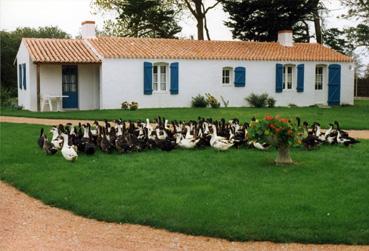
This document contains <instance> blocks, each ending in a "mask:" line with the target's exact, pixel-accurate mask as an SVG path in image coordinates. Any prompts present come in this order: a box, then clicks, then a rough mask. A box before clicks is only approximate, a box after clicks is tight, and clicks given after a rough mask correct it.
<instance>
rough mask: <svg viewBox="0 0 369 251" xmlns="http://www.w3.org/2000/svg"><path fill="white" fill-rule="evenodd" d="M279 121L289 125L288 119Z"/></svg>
mask: <svg viewBox="0 0 369 251" xmlns="http://www.w3.org/2000/svg"><path fill="white" fill-rule="evenodd" d="M279 121H281V122H282V123H288V119H280V120H279Z"/></svg>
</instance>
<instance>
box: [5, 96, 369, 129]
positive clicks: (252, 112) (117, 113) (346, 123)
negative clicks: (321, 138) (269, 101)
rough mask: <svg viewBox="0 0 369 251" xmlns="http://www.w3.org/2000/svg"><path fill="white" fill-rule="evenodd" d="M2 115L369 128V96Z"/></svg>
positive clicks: (20, 112)
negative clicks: (273, 121) (268, 119)
mask: <svg viewBox="0 0 369 251" xmlns="http://www.w3.org/2000/svg"><path fill="white" fill-rule="evenodd" d="M0 114H1V115H6V116H23V117H34V118H60V119H90V120H95V119H97V120H103V119H109V120H113V119H118V118H123V119H132V120H137V119H144V118H146V117H148V118H151V119H152V118H156V117H157V116H158V115H160V116H164V117H165V118H168V119H169V120H172V119H177V120H190V119H196V118H197V116H203V117H212V118H214V119H220V118H226V119H232V118H234V117H238V118H240V119H241V120H242V121H246V120H250V119H251V118H252V117H253V116H256V117H264V116H265V115H277V114H278V115H280V116H287V117H290V118H294V117H296V116H300V117H301V119H302V120H306V121H308V122H310V123H312V122H314V121H318V122H320V123H321V125H322V126H323V127H328V124H329V123H332V122H333V121H335V120H338V121H340V123H341V127H342V128H344V129H369V100H356V101H355V105H354V106H342V107H333V108H319V107H291V108H288V107H276V108H245V107H244V108H220V109H211V108H161V109H139V110H137V111H123V110H120V109H116V110H93V111H68V112H43V113H40V112H30V111H24V110H9V109H2V110H0Z"/></svg>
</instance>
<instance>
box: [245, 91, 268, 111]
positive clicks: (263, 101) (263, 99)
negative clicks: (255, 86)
mask: <svg viewBox="0 0 369 251" xmlns="http://www.w3.org/2000/svg"><path fill="white" fill-rule="evenodd" d="M267 99H268V94H266V93H263V94H260V95H257V94H255V93H251V94H250V96H248V97H246V98H245V100H246V101H247V102H248V103H249V104H250V106H253V107H258V108H260V107H265V106H266V105H267Z"/></svg>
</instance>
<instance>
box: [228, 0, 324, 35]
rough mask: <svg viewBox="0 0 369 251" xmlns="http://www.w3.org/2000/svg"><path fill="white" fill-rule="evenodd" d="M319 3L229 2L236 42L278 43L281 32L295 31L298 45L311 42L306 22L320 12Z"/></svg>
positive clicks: (305, 0)
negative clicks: (237, 39)
mask: <svg viewBox="0 0 369 251" xmlns="http://www.w3.org/2000/svg"><path fill="white" fill-rule="evenodd" d="M318 3H319V0H289V1H286V0H244V1H225V2H224V4H223V7H224V10H225V11H226V12H228V13H229V15H230V21H228V22H226V23H225V24H226V25H227V26H228V27H230V28H231V29H232V34H233V38H239V39H242V40H253V41H276V40H277V38H278V31H279V30H283V29H292V30H293V31H294V33H295V34H296V35H294V39H295V40H297V41H306V42H307V41H309V37H310V34H309V29H308V25H307V23H306V20H309V18H310V17H311V15H312V14H313V13H315V12H316V11H317V9H318V8H319V7H318Z"/></svg>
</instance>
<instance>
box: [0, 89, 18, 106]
mask: <svg viewBox="0 0 369 251" xmlns="http://www.w3.org/2000/svg"><path fill="white" fill-rule="evenodd" d="M15 91H16V90H15ZM16 95H17V93H16V92H15V93H14V89H12V88H6V87H1V89H0V106H1V107H8V108H11V107H14V106H15V105H17V104H16V98H14V97H15V96H16Z"/></svg>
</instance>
